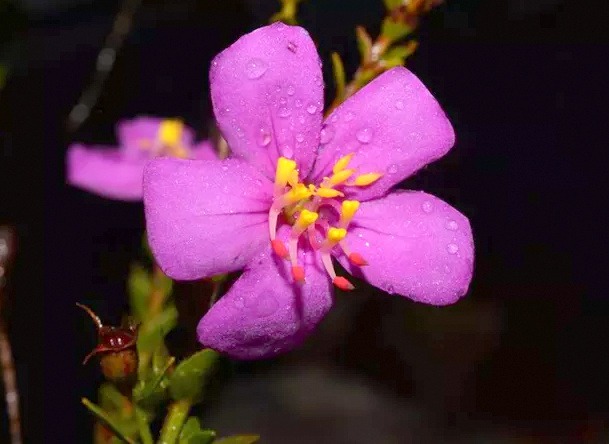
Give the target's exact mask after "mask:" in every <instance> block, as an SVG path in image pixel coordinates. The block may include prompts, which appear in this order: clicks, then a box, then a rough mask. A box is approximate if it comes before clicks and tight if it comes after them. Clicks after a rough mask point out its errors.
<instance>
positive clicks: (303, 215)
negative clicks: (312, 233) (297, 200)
mask: <svg viewBox="0 0 609 444" xmlns="http://www.w3.org/2000/svg"><path fill="white" fill-rule="evenodd" d="M318 217H319V214H317V213H316V212H315V211H309V210H302V211H301V212H300V215H299V216H298V220H297V221H296V225H297V226H298V228H301V229H305V228H308V227H309V226H310V225H312V224H314V223H315V221H316V220H317V218H318Z"/></svg>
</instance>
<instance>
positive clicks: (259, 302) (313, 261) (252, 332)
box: [197, 230, 332, 359]
mask: <svg viewBox="0 0 609 444" xmlns="http://www.w3.org/2000/svg"><path fill="white" fill-rule="evenodd" d="M283 233H285V230H284V231H283ZM299 257H300V263H301V265H303V266H304V269H305V276H306V281H305V283H304V284H302V285H299V284H294V283H293V282H292V278H291V275H290V263H289V262H288V261H285V260H282V259H279V258H277V256H275V255H274V254H272V253H271V251H270V248H266V249H265V250H264V252H262V253H261V254H260V255H259V256H257V257H256V258H254V260H253V261H252V262H251V264H250V265H249V266H248V267H247V269H246V271H245V272H244V273H243V275H242V276H241V277H240V278H239V280H238V281H237V282H235V284H234V285H233V286H232V288H231V289H230V290H229V292H228V293H227V294H226V295H225V296H223V297H222V298H221V299H220V300H219V301H218V302H216V304H215V305H214V306H213V307H212V308H211V310H210V311H209V312H208V313H207V314H206V315H205V316H204V317H203V319H201V321H200V322H199V326H198V328H197V333H198V336H199V341H200V342H201V343H202V344H203V345H204V346H206V347H211V348H213V349H215V350H218V351H220V352H223V353H226V354H227V355H229V356H231V357H232V358H236V359H261V358H269V357H272V356H275V355H278V354H280V353H283V352H286V351H288V350H290V349H292V348H294V347H296V346H297V345H299V344H300V343H301V342H302V341H303V340H304V339H305V338H306V337H307V336H308V335H309V334H310V333H311V332H312V331H313V329H314V328H315V326H317V324H319V322H320V321H321V320H322V319H323V317H324V316H325V315H326V313H327V312H328V310H329V309H330V307H331V306H332V292H331V284H330V279H329V278H328V276H327V274H326V273H325V271H324V270H323V267H322V265H321V263H320V262H319V260H318V258H317V255H316V254H315V253H313V252H311V251H310V250H309V251H307V252H301V253H300V255H299Z"/></svg>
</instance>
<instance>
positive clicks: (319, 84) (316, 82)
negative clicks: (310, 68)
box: [315, 76, 323, 86]
mask: <svg viewBox="0 0 609 444" xmlns="http://www.w3.org/2000/svg"><path fill="white" fill-rule="evenodd" d="M315 84H316V85H317V86H321V85H322V84H323V81H322V79H321V76H315Z"/></svg>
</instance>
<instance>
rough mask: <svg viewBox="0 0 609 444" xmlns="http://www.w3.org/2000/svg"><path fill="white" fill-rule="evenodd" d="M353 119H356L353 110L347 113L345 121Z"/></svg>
mask: <svg viewBox="0 0 609 444" xmlns="http://www.w3.org/2000/svg"><path fill="white" fill-rule="evenodd" d="M353 119H355V114H353V113H352V112H351V111H349V112H348V113H347V114H345V122H351V121H352V120H353Z"/></svg>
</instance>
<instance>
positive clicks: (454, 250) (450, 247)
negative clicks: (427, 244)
mask: <svg viewBox="0 0 609 444" xmlns="http://www.w3.org/2000/svg"><path fill="white" fill-rule="evenodd" d="M446 250H448V252H449V253H450V254H456V253H457V251H459V246H458V245H457V244H448V245H447V246H446Z"/></svg>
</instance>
